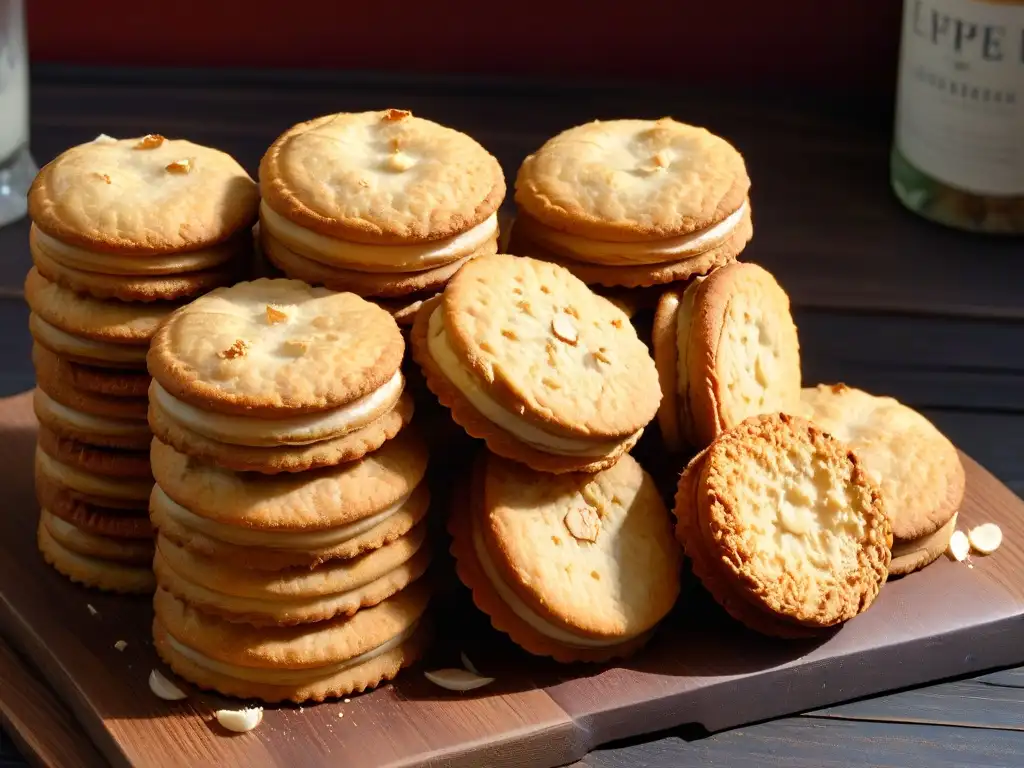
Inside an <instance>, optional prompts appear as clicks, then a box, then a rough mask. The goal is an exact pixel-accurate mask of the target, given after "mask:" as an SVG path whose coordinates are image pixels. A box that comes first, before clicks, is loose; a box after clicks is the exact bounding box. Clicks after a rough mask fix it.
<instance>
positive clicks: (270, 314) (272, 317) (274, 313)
mask: <svg viewBox="0 0 1024 768" xmlns="http://www.w3.org/2000/svg"><path fill="white" fill-rule="evenodd" d="M287 319H288V315H286V314H285V313H284V312H282V311H281V310H280V309H274V308H273V307H272V306H270V305H269V304H267V324H268V325H277V324H278V323H283V322H284V321H285V320H287Z"/></svg>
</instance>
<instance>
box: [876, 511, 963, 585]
mask: <svg viewBox="0 0 1024 768" xmlns="http://www.w3.org/2000/svg"><path fill="white" fill-rule="evenodd" d="M956 518H957V515H956V513H954V514H953V516H952V517H951V518H949V521H948V522H947V523H946V524H945V525H944V526H942V527H941V528H939V529H938V530H937V531H935V532H934V533H929V534H928V535H926V536H922V537H921V538H919V539H909V540H896V539H895V538H894V539H893V543H892V561H891V562H890V563H889V576H890V578H891V577H893V576H905V575H906V574H908V573H913V572H914V571H919V570H921V569H922V568H924V567H925V566H926V565H931V564H932V563H933V562H935V561H936V560H938V559H939V557H940V556H941V555H942V553H943V552H945V551H946V549H947V548H948V547H949V540H950V538H951V537H952V536H953V531H955V530H956Z"/></svg>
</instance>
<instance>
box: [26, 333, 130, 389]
mask: <svg viewBox="0 0 1024 768" xmlns="http://www.w3.org/2000/svg"><path fill="white" fill-rule="evenodd" d="M32 365H33V366H34V368H35V370H36V374H37V375H38V372H39V370H40V369H44V368H45V369H46V370H47V371H50V372H52V376H54V377H55V378H57V379H59V380H61V381H66V382H67V383H68V386H70V387H71V388H72V389H75V390H77V391H79V392H84V393H88V394H92V395H105V396H108V397H146V396H147V392H148V391H149V381H150V377H149V373H147V372H146V370H145V363H143V367H142V370H138V371H132V370H126V369H123V368H102V367H99V366H97V365H95V364H93V365H83V364H81V363H73V362H71V361H70V360H66V359H64V358H62V357H61V356H60V355H57V354H55V353H53V352H51V351H50V350H49V349H47V348H46V347H44V346H42V345H41V344H33V345H32ZM44 375H45V374H44Z"/></svg>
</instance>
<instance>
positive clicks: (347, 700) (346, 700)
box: [342, 699, 352, 704]
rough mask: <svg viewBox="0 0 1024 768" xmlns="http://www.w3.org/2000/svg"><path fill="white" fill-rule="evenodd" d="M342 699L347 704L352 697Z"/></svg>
mask: <svg viewBox="0 0 1024 768" xmlns="http://www.w3.org/2000/svg"><path fill="white" fill-rule="evenodd" d="M342 701H343V702H345V703H346V704H348V703H349V702H350V701H352V699H342Z"/></svg>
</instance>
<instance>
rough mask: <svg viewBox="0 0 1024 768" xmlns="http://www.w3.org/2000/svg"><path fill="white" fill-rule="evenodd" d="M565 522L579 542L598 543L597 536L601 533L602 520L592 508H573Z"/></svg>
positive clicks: (567, 514)
mask: <svg viewBox="0 0 1024 768" xmlns="http://www.w3.org/2000/svg"><path fill="white" fill-rule="evenodd" d="M563 522H564V523H565V527H566V529H567V530H568V531H569V533H571V534H572V535H573V537H574V538H575V539H576V540H578V541H597V534H598V533H600V532H601V518H600V517H599V516H598V514H597V512H596V511H595V510H593V509H591V508H590V507H573V508H572V509H570V510H569V511H568V512H567V513H566V515H565V520H564V521H563Z"/></svg>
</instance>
